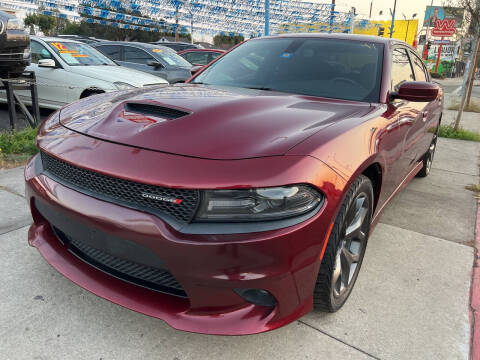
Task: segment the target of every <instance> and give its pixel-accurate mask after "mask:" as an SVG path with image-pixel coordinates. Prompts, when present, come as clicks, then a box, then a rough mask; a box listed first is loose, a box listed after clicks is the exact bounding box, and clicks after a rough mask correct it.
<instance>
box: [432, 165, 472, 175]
mask: <svg viewBox="0 0 480 360" xmlns="http://www.w3.org/2000/svg"><path fill="white" fill-rule="evenodd" d="M432 170H440V171H444V172H448V173H453V174H460V175H468V176H473V177H478V174H471V173H465V172H461V171H454V170H447V169H442V168H437V167H432Z"/></svg>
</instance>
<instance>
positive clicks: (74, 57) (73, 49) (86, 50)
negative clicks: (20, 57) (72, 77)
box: [48, 41, 116, 66]
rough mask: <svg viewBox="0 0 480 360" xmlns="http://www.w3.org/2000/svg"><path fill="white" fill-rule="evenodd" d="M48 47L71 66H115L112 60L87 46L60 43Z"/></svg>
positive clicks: (74, 43) (53, 43) (66, 42)
mask: <svg viewBox="0 0 480 360" xmlns="http://www.w3.org/2000/svg"><path fill="white" fill-rule="evenodd" d="M48 45H50V47H51V48H52V49H53V51H55V53H56V54H57V55H59V56H60V57H61V58H62V60H63V61H65V62H66V63H67V64H68V65H71V66H81V65H83V66H86V65H116V64H115V63H114V62H113V61H112V60H110V59H109V58H107V57H106V56H105V55H103V54H102V53H100V52H99V51H97V50H95V49H94V48H92V47H91V46H90V45H87V44H82V43H76V42H69V41H61V42H51V43H48Z"/></svg>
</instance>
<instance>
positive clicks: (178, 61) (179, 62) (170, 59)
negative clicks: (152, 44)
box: [152, 47, 192, 68]
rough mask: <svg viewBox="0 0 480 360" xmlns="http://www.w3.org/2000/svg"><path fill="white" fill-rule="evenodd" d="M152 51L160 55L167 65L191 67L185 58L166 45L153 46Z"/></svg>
mask: <svg viewBox="0 0 480 360" xmlns="http://www.w3.org/2000/svg"><path fill="white" fill-rule="evenodd" d="M152 52H153V53H154V54H155V56H157V57H160V58H161V59H162V60H163V61H165V62H166V63H167V64H168V65H172V66H180V67H187V68H191V67H192V64H190V63H189V62H188V61H187V60H185V59H184V58H182V57H181V56H179V55H177V53H176V52H175V51H173V50H172V49H169V48H166V47H164V48H154V49H152Z"/></svg>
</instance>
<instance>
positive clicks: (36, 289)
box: [0, 139, 480, 359]
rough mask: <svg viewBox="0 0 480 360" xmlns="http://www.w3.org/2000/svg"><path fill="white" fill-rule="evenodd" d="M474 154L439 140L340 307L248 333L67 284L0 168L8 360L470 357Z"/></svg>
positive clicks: (1, 292)
mask: <svg viewBox="0 0 480 360" xmlns="http://www.w3.org/2000/svg"><path fill="white" fill-rule="evenodd" d="M479 153H480V144H478V143H471V142H462V141H457V140H449V139H439V144H438V149H437V154H436V159H435V161H434V165H433V171H432V173H431V174H430V176H429V177H428V178H426V179H414V180H413V181H412V182H411V183H410V184H409V185H408V186H407V188H406V189H405V190H404V191H403V192H402V193H400V194H399V195H398V196H397V197H396V198H395V199H394V201H393V202H392V203H391V204H390V205H388V208H387V209H386V211H385V213H384V215H383V217H382V219H381V223H380V224H379V225H378V226H377V228H376V230H375V232H374V234H373V236H372V238H371V239H370V243H369V246H368V249H367V254H366V258H365V263H364V267H363V271H362V273H361V274H360V276H359V280H358V283H357V286H356V288H355V290H354V291H353V293H352V296H351V298H350V300H349V301H348V302H347V304H346V305H345V306H344V308H343V309H342V310H341V311H339V312H338V313H336V314H323V313H316V312H311V313H309V314H308V315H306V316H304V317H303V318H301V319H300V320H299V321H295V322H293V323H292V324H290V325H288V326H286V327H284V328H281V329H278V330H275V331H272V332H269V333H264V334H260V335H252V336H243V337H220V336H207V335H198V334H190V333H185V332H179V331H176V330H174V329H172V328H170V327H169V326H168V325H166V324H165V323H164V322H162V321H160V320H157V319H153V318H149V317H147V316H144V315H141V314H137V313H134V312H132V311H130V310H126V309H124V308H121V307H119V306H117V305H114V304H112V303H109V302H108V301H105V300H103V299H100V298H98V297H96V296H95V295H92V294H90V293H88V292H87V291H85V290H83V289H81V288H79V287H78V286H76V285H75V284H73V283H71V282H70V281H69V280H67V279H65V278H64V277H63V276H61V275H60V274H58V273H57V272H56V271H55V270H53V269H52V268H51V267H50V266H49V265H48V264H47V263H46V262H45V261H44V260H43V259H42V258H41V256H40V255H39V254H38V253H37V251H36V250H35V249H33V248H30V247H29V246H28V245H27V241H26V238H27V230H28V226H27V224H28V223H29V222H30V215H29V212H28V209H27V205H26V204H25V201H24V198H23V196H22V194H23V170H22V168H16V169H10V170H4V171H1V172H0V185H1V189H0V210H1V211H2V216H1V217H0V234H1V235H0V252H1V253H2V254H3V259H2V265H3V266H2V267H3V271H2V272H1V274H0V281H1V282H2V287H0V296H1V298H2V299H4V302H3V306H2V308H1V309H0V334H2V336H1V337H0V349H2V353H3V354H4V356H3V358H5V359H33V358H36V359H70V358H71V359H80V358H83V359H120V358H121V359H138V358H144V359H150V358H151V359H158V358H162V359H203V358H206V357H208V358H210V359H224V358H226V356H227V355H228V358H231V359H247V358H248V359H252V358H274V357H275V358H277V359H294V358H306V359H317V358H318V357H319V356H320V354H321V355H322V357H325V358H332V357H334V358H341V359H349V358H351V359H367V358H378V359H426V358H437V359H466V358H467V357H468V351H469V341H470V339H469V337H470V331H469V330H470V322H469V292H470V277H471V274H470V272H471V268H472V262H473V248H472V247H471V244H472V241H473V239H474V227H475V213H476V211H475V210H476V200H475V199H474V196H473V193H471V192H469V191H467V190H465V189H464V187H465V185H467V184H473V183H478V177H479V171H478V155H479ZM6 335H8V336H6ZM19 344H22V346H19Z"/></svg>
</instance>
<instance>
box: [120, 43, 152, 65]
mask: <svg viewBox="0 0 480 360" xmlns="http://www.w3.org/2000/svg"><path fill="white" fill-rule="evenodd" d="M124 56H125V61H128V62H132V63H137V64H145V65H146V64H147V63H148V62H149V61H155V59H154V58H153V56H152V55H150V54H148V53H147V52H146V51H143V50H142V49H137V48H134V47H131V46H125V47H124Z"/></svg>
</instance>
